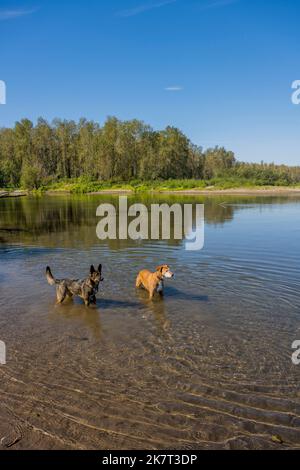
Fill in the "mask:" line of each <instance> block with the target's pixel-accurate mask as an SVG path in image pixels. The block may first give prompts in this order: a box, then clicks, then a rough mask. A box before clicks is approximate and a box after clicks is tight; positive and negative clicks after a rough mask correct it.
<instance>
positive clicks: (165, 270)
mask: <svg viewBox="0 0 300 470" xmlns="http://www.w3.org/2000/svg"><path fill="white" fill-rule="evenodd" d="M156 272H158V273H159V275H160V276H161V277H164V278H165V279H171V278H172V277H174V273H172V272H171V271H170V268H169V266H168V265H167V264H163V265H161V266H157V268H156Z"/></svg>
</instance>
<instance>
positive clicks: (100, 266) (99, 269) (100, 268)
mask: <svg viewBox="0 0 300 470" xmlns="http://www.w3.org/2000/svg"><path fill="white" fill-rule="evenodd" d="M98 272H99V273H100V274H101V273H102V264H99V266H98Z"/></svg>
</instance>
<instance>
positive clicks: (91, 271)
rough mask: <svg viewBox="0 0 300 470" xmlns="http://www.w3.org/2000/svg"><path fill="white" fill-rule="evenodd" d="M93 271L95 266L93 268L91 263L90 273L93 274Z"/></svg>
mask: <svg viewBox="0 0 300 470" xmlns="http://www.w3.org/2000/svg"><path fill="white" fill-rule="evenodd" d="M94 272H95V268H94V265H93V264H92V266H91V268H90V274H94Z"/></svg>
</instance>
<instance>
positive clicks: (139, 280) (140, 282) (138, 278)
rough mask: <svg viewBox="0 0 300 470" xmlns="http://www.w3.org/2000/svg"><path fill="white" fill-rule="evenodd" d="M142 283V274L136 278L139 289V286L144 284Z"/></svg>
mask: <svg viewBox="0 0 300 470" xmlns="http://www.w3.org/2000/svg"><path fill="white" fill-rule="evenodd" d="M142 284H143V283H142V281H141V278H140V276H138V277H137V278H136V283H135V286H136V288H137V289H138V288H139V287H141V286H142Z"/></svg>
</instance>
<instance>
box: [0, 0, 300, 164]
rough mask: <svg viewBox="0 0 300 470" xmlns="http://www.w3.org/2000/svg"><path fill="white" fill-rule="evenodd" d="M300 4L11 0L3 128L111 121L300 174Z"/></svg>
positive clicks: (2, 46)
mask: <svg viewBox="0 0 300 470" xmlns="http://www.w3.org/2000/svg"><path fill="white" fill-rule="evenodd" d="M299 17H300V1H298V0H297V1H296V0H89V1H83V0H76V1H74V0H32V1H26V2H25V1H6V0H0V54H1V55H0V57H1V63H0V65H1V67H0V79H1V80H4V81H5V82H6V85H7V104H6V105H5V106H3V105H1V106H0V126H10V125H13V124H14V122H15V121H16V120H19V119H21V118H23V117H28V118H30V119H32V120H33V121H35V120H36V119H37V117H38V116H43V117H45V118H47V119H48V120H52V119H53V118H54V117H62V118H67V119H79V118H80V117H82V116H85V117H87V118H88V119H94V120H97V121H99V122H100V123H103V121H104V120H105V118H106V117H107V116H108V115H116V116H117V117H119V118H120V119H131V118H138V119H142V120H144V121H145V122H147V123H149V124H151V125H152V126H153V127H154V128H157V129H160V128H163V127H165V126H166V125H174V126H177V127H179V128H181V129H182V130H183V131H184V132H185V133H186V134H187V135H188V136H189V137H190V138H191V140H192V141H193V142H195V143H197V144H199V145H203V146H204V147H208V146H213V145H224V146H226V147H227V148H229V149H232V150H234V151H235V152H236V155H237V157H238V158H239V159H240V160H246V161H260V160H264V161H269V162H271V161H275V162H278V163H289V164H300V145H299V144H300V139H299V135H300V133H299V130H300V105H299V106H296V105H293V104H292V102H291V95H292V89H291V85H292V82H293V81H294V80H297V79H300V59H299V57H300V28H299Z"/></svg>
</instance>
